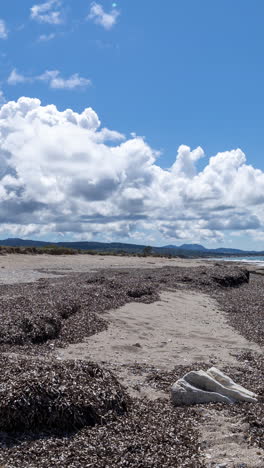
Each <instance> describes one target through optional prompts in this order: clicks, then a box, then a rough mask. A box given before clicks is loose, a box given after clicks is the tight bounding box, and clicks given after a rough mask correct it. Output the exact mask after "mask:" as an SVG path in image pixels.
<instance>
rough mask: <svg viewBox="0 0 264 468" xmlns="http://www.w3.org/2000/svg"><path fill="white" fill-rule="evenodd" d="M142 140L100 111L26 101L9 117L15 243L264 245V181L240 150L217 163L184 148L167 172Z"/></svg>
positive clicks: (7, 174)
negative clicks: (246, 238) (108, 125)
mask: <svg viewBox="0 0 264 468" xmlns="http://www.w3.org/2000/svg"><path fill="white" fill-rule="evenodd" d="M157 157H158V153H157V152H156V151H155V150H153V149H152V148H151V147H150V146H149V145H148V144H147V143H146V141H145V140H144V139H143V138H141V137H137V136H136V135H134V136H132V137H130V138H129V139H126V138H125V137H124V136H123V135H122V134H120V133H119V132H118V131H115V130H109V129H105V128H102V127H101V122H100V120H99V118H98V116H97V114H96V112H95V111H94V110H93V109H91V108H87V109H85V110H84V111H83V112H82V113H77V112H74V111H73V110H71V109H66V110H65V111H59V110H58V109H57V108H56V107H55V106H54V105H49V106H42V105H41V103H40V101H39V100H38V99H31V98H26V97H23V98H20V99H19V100H18V101H17V102H13V101H10V102H7V103H5V104H4V105H3V106H2V108H1V109H0V224H1V232H7V231H8V232H9V234H10V235H16V236H18V235H20V236H29V235H32V236H33V235H40V236H44V235H47V234H54V235H61V234H62V235H69V236H70V237H71V238H73V239H74V238H76V239H85V238H87V239H92V238H98V236H99V237H100V239H105V240H110V239H117V238H120V239H128V238H130V239H136V240H137V239H139V238H142V233H146V234H145V235H146V238H148V239H153V243H155V239H162V240H163V241H164V242H166V243H168V242H167V241H169V243H171V241H173V242H174V243H175V242H178V240H181V241H187V240H192V241H193V240H195V241H196V242H197V241H210V242H219V241H222V240H224V239H225V235H226V233H231V234H232V235H233V234H234V233H243V232H244V233H246V234H247V235H249V233H250V235H252V238H255V239H257V238H262V237H261V236H262V234H261V233H262V232H263V228H264V173H263V171H261V170H259V169H257V168H254V167H252V166H251V165H249V164H247V160H246V156H245V154H244V153H243V152H242V151H241V150H240V149H234V150H231V151H225V152H221V153H218V154H217V155H215V156H212V157H211V158H210V159H207V162H206V164H205V167H204V169H203V170H198V169H197V162H198V161H199V159H200V158H202V157H203V158H205V157H206V156H205V155H204V152H203V150H202V149H201V148H199V147H198V148H196V149H193V150H191V149H190V148H189V147H188V146H185V145H182V146H180V147H179V149H178V153H177V155H176V159H175V162H174V164H173V165H172V167H171V168H169V169H166V170H165V169H162V168H161V167H159V166H158V165H157V163H156V160H157Z"/></svg>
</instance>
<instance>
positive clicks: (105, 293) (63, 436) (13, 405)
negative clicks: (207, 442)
mask: <svg viewBox="0 0 264 468" xmlns="http://www.w3.org/2000/svg"><path fill="white" fill-rule="evenodd" d="M263 285H264V277H262V276H256V275H251V276H250V278H249V275H248V272H247V271H246V270H244V269H240V268H236V267H227V266H220V265H217V264H216V265H214V264H211V265H208V267H197V268H192V269H189V268H167V267H166V268H161V269H151V270H147V269H145V270H144V269H140V270H116V271H114V270H108V271H107V270H104V271H103V272H100V273H96V274H92V273H89V274H88V273H85V274H72V275H71V276H63V277H60V278H56V279H45V280H40V281H37V282H36V283H32V284H15V285H5V286H0V319H1V331H0V346H1V351H2V352H3V351H5V352H10V351H13V352H16V353H17V355H16V356H17V357H15V358H12V357H3V356H2V357H1V359H0V361H1V375H0V393H1V395H2V396H1V403H0V430H1V431H2V432H1V433H0V464H2V465H3V466H4V467H5V468H17V467H22V466H23V468H44V467H45V468H46V467H47V466H49V467H63V468H81V467H84V466H87V467H88V466H90V467H99V468H100V467H109V468H115V467H117V468H118V467H131V468H138V467H142V468H143V467H144V468H145V467H146V468H148V467H149V468H158V467H161V466H162V467H164V468H167V467H168V468H172V467H182V468H184V467H193V468H199V467H202V466H204V463H203V460H202V456H201V447H200V445H199V437H198V425H199V421H200V418H201V414H200V412H199V408H197V407H193V408H173V407H172V405H171V404H170V402H169V401H166V400H157V401H154V402H153V401H149V400H138V399H131V398H129V397H128V396H127V394H126V392H125V391H124V389H123V388H122V387H121V386H120V385H119V383H118V382H117V380H116V378H115V376H114V375H113V374H111V373H110V372H108V371H105V370H104V369H100V368H99V367H98V366H97V365H95V364H92V363H84V362H81V361H76V362H58V361H56V360H54V359H53V358H52V357H51V356H52V355H51V354H49V353H50V351H51V350H52V349H54V348H55V347H56V346H64V345H66V344H68V343H77V342H81V341H82V340H83V339H84V338H85V337H89V336H90V335H92V334H94V333H97V332H98V331H101V330H103V329H104V328H106V327H107V321H106V320H105V317H104V312H105V311H107V310H109V309H110V308H116V307H119V306H121V305H124V304H125V303H127V302H131V301H140V302H146V303H151V302H153V301H155V300H157V298H158V297H159V292H160V291H161V290H164V289H166V288H169V289H170V288H173V289H175V288H183V289H184V290H190V291H195V290H199V291H203V292H206V293H208V294H210V295H212V296H213V297H214V298H215V299H217V300H218V301H219V302H220V304H221V305H222V308H223V309H224V310H226V312H227V317H229V319H230V321H231V322H232V320H233V316H235V317H238V320H236V321H234V326H235V328H236V329H237V330H239V331H240V332H241V333H244V334H245V328H243V327H244V325H243V321H246V323H247V327H246V329H248V328H249V329H250V336H251V339H252V340H254V341H257V342H259V343H260V344H261V343H262V341H261V340H262V334H261V333H260V330H259V323H260V322H261V320H263V307H261V304H260V305H259V302H258V301H259V297H260V296H259V294H263ZM240 297H241V299H239V300H238V298H240ZM242 302H243V307H241V304H242ZM262 304H263V302H262ZM258 319H259V320H258ZM262 330H263V328H262ZM21 354H27V355H28V358H27V359H24V358H22V357H21ZM36 355H40V357H39V358H36V357H35V356H36ZM241 359H242V362H243V365H244V364H245V363H246V362H247V361H248V363H249V362H250V366H251V367H248V371H247V372H246V373H245V372H243V371H242V370H241V369H239V368H237V369H226V372H227V373H229V374H230V375H232V376H233V378H234V380H235V381H237V382H238V383H241V384H242V385H245V386H246V387H247V388H250V389H251V390H253V391H255V392H256V393H258V394H259V395H261V398H262V396H263V383H262V382H263V377H264V375H263V359H262V360H261V358H260V357H259V356H257V355H255V356H253V355H246V356H242V357H241ZM205 367H207V366H205ZM199 368H202V366H201V365H199ZM250 369H251V370H250ZM188 370H190V369H188V368H187V367H186V366H179V367H177V368H175V369H174V371H172V372H170V373H164V372H161V371H160V370H157V369H146V368H144V367H140V366H138V367H137V368H135V372H139V373H142V374H143V373H146V372H147V374H148V379H147V380H148V382H149V384H150V385H152V386H153V387H154V388H156V389H159V390H163V391H165V392H166V393H168V389H169V387H170V385H171V383H173V382H174V381H175V380H177V378H179V377H181V376H182V375H183V374H184V373H186V372H188ZM214 407H215V408H216V409H217V408H219V410H220V409H221V405H220V404H217V405H215V406H214ZM229 410H230V411H233V412H234V413H233V414H236V412H237V413H238V414H240V415H242V417H243V418H244V420H245V421H247V422H248V423H249V429H248V433H247V437H248V441H249V443H251V444H257V445H258V446H259V447H263V400H262V399H260V401H259V402H258V403H256V404H255V403H254V404H247V403H243V404H238V405H234V406H232V408H230V409H229ZM14 431H15V432H14Z"/></svg>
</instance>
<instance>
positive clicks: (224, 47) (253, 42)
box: [0, 0, 264, 249]
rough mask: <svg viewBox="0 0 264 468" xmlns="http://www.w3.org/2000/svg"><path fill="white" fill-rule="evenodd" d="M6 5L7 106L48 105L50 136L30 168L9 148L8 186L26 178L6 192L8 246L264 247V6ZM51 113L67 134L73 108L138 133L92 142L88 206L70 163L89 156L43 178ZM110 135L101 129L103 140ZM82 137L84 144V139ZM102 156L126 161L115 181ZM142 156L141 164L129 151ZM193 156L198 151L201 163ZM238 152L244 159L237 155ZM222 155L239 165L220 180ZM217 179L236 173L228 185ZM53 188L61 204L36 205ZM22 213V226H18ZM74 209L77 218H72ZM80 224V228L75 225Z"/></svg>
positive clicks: (68, 0) (224, 166)
mask: <svg viewBox="0 0 264 468" xmlns="http://www.w3.org/2000/svg"><path fill="white" fill-rule="evenodd" d="M2 3H4V4H2V5H1V8H0V19H1V20H2V22H1V23H0V37H2V38H1V39H0V60H1V69H0V70H1V71H0V81H1V85H0V86H1V89H2V102H4V100H5V106H9V108H8V109H9V111H10V102H11V101H18V100H19V98H21V97H22V96H25V97H27V98H37V99H39V100H40V101H41V105H40V104H39V106H38V111H36V112H38V117H37V119H38V124H36V125H37V127H36V128H35V127H34V128H35V130H34V132H33V133H34V135H33V136H32V140H31V144H32V145H31V146H30V145H29V143H28V141H27V147H26V146H25V148H24V150H25V151H24V152H23V156H22V155H21V154H20V152H21V153H22V149H21V148H19V150H18V149H14V145H13V143H12V142H11V143H12V144H11V143H10V141H9V140H10V138H9V139H8V138H7V137H6V136H4V137H2V144H1V147H2V158H3V159H4V158H6V156H5V155H6V151H8V153H9V155H10V154H11V155H12V157H11V156H9V159H8V160H9V161H12V163H10V165H11V166H9V165H7V167H8V168H9V169H6V171H7V172H5V173H3V174H4V176H5V177H6V174H7V173H8V174H9V173H10V174H11V172H12V171H11V170H10V167H12V170H14V168H15V171H16V174H15V176H14V175H13V177H15V179H16V180H15V181H14V180H12V181H11V182H12V183H11V182H10V180H9V179H8V180H4V182H3V191H4V192H3V195H2V197H3V198H2V206H3V208H2V214H1V210H0V219H1V222H2V224H3V228H2V231H0V236H1V237H4V236H5V235H10V236H11V235H12V236H14V235H19V236H20V237H35V238H37V237H41V238H47V239H54V240H56V239H61V238H65V239H67V240H68V239H73V240H74V239H78V238H82V239H87V240H88V239H94V240H122V241H126V242H140V243H153V244H166V243H174V244H180V243H183V242H192V241H193V242H194V241H195V242H196V241H199V242H201V243H203V244H204V245H207V246H219V245H223V244H225V245H227V246H234V247H242V248H258V249H264V235H263V226H264V193H263V190H264V175H263V171H264V162H263V161H264V160H263V157H262V155H263V154H264V132H263V129H262V127H263V101H264V86H263V78H264V76H263V75H264V60H263V48H264V29H263V17H264V3H263V2H262V1H260V0H254V1H253V2H249V1H245V0H244V1H243V0H242V1H241V0H240V1H238V0H232V2H230V0H229V1H227V0H222V1H221V2H216V1H212V0H211V1H208V0H203V1H202V2H197V0H185V1H184V2H183V1H178V0H166V2H161V1H157V0H152V1H150V0H145V1H142V0H133V1H131V0H120V1H118V2H111V1H108V0H98V2H90V1H84V0H47V1H44V0H43V1H40V0H38V1H37V0H23V1H21V0H9V2H2ZM1 28H2V29H1ZM50 104H53V105H54V106H56V111H55V110H54V109H53V110H54V116H55V114H56V113H57V114H56V122H57V123H58V122H59V123H58V125H59V126H60V127H61V125H62V121H61V120H60V119H62V120H63V119H64V117H63V111H65V109H71V110H72V111H73V112H75V113H78V114H79V115H81V114H82V112H83V111H84V109H85V108H90V107H91V108H92V109H93V110H94V111H95V112H96V114H97V115H98V117H99V119H100V121H101V126H102V127H103V128H104V127H106V128H108V129H111V130H114V131H115V132H119V133H121V134H123V135H124V138H123V140H122V138H121V137H120V138H119V141H117V140H118V138H116V139H115V138H114V137H113V136H112V137H111V138H110V141H109V139H108V142H107V143H106V142H103V141H100V143H98V145H97V149H94V148H93V149H91V148H90V147H89V148H88V147H87V146H86V143H85V144H84V146H83V152H84V153H85V154H86V155H87V157H86V159H85V162H84V163H83V165H81V166H78V164H79V163H78V161H77V162H76V164H75V166H74V167H75V170H76V174H77V172H78V170H79V174H80V173H81V174H82V175H83V177H82V179H80V176H78V174H77V175H76V180H75V181H74V184H73V185H74V187H75V186H82V187H86V188H84V189H83V191H82V193H81V194H80V193H77V190H76V189H75V188H74V189H73V187H72V186H71V184H70V182H69V180H70V179H72V180H73V178H74V176H72V177H71V170H72V166H70V167H68V168H67V167H66V166H67V161H69V158H70V157H71V158H73V159H74V158H75V156H74V155H75V152H76V148H73V149H72V153H71V155H70V156H69V155H65V158H64V162H65V164H63V158H62V162H61V164H62V166H61V167H57V168H56V170H58V176H56V170H55V169H54V171H51V172H50V173H48V170H47V169H45V170H44V172H43V173H42V172H40V168H43V167H44V166H45V167H46V165H45V164H44V163H43V159H40V158H44V160H45V161H46V159H48V160H49V161H51V162H50V164H51V165H52V158H50V157H49V155H48V152H49V150H50V148H47V147H46V146H45V145H46V142H45V144H44V143H43V146H41V148H38V150H39V154H40V155H41V156H38V159H37V157H36V158H35V159H32V156H31V154H30V155H29V153H31V152H32V154H33V153H34V151H35V148H36V135H37V133H36V132H41V135H42V134H43V135H44V134H46V122H43V119H42V115H43V109H44V108H45V106H47V105H50ZM28 105H29V104H28ZM29 107H30V105H29ZM33 107H34V106H33ZM19 109H20V107H19V105H17V107H16V111H15V112H16V115H21V111H20V110H19ZM9 111H8V112H9ZM6 112H7V111H6ZM6 112H5V113H4V114H3V116H2V123H3V125H4V120H5V119H6ZM30 112H32V109H31V107H30V109H29V110H28V113H27V115H26V114H25V115H24V116H23V119H24V120H23V122H24V123H25V128H23V129H21V125H20V124H19V129H18V128H17V124H16V123H15V125H14V127H15V131H16V132H18V130H19V132H21V134H23V135H25V134H26V133H27V131H28V130H27V126H26V125H28V119H29V120H30V116H29V113H30ZM8 115H9V124H8V125H9V128H10V133H14V129H12V131H11V127H12V122H14V121H15V122H16V117H15V115H14V114H12V115H11V114H10V112H9V113H8ZM54 118H55V117H54ZM63 125H64V124H63ZM40 126H41V128H40ZM68 126H69V122H68V121H67V123H66V124H65V135H64V137H61V143H62V142H63V143H62V146H64V145H65V147H67V137H66V134H67V133H68V134H70V135H71V133H70V130H69V128H68ZM77 126H80V125H79V123H78V125H77ZM66 127H67V128H66ZM100 128H101V127H100ZM100 128H99V127H98V128H94V127H93V128H92V130H93V131H94V132H95V133H96V134H98V138H99V134H100V131H101V130H100ZM90 130H91V128H90ZM90 130H89V132H90ZM82 132H84V130H83V129H82ZM131 133H132V137H131ZM134 134H135V135H138V137H136V136H135V135H134ZM73 137H76V138H77V135H76V136H75V133H73V135H72V138H73ZM140 137H144V139H141V138H140ZM49 138H55V137H54V136H52V135H49ZM100 138H101V140H102V136H101V137H100ZM40 140H41V138H40ZM43 140H44V139H43ZM50 141H51V140H50ZM93 141H94V139H93ZM121 142H122V143H121ZM56 144H59V143H58V142H57V141H55V139H54V140H52V144H51V143H50V146H52V148H53V149H52V151H55V150H54V147H55V145H56ZM23 145H26V143H25V141H24V140H23ZM100 145H101V146H100ZM102 145H105V147H106V148H107V151H110V153H111V154H112V152H113V161H112V166H113V167H115V168H116V172H115V173H114V175H113V174H111V176H110V174H109V171H107V168H108V159H106V160H105V158H104V157H103V153H102V152H103V151H104V150H105V148H103V147H102ZM132 145H134V149H133V151H132V150H131V153H130V152H129V155H128V153H127V148H128V147H129V148H130V146H131V147H132ZM144 145H145V146H144ZM181 145H187V146H188V147H190V151H189V153H188V151H187V153H186V149H184V148H183V147H182V146H181ZM179 147H181V150H180V151H179V153H178V163H177V167H176V168H175V167H174V163H175V158H176V154H177V150H178V148H179ZM197 147H202V148H203V151H204V155H202V154H200V155H199V154H198V156H197V155H196V154H195V153H194V154H193V153H191V151H192V150H195V148H197ZM237 149H239V150H240V153H239V155H238V154H237V153H234V151H235V150H237ZM112 150H113V151H112ZM0 151H1V149H0ZM78 151H80V148H78ZM90 151H91V154H90V153H89V152H90ZM97 151H98V152H97ZM119 151H124V154H123V156H122V158H123V159H126V161H127V164H126V165H125V166H124V167H125V168H124V167H123V166H122V170H121V168H120V164H119V163H118V158H119V156H117V154H119ZM129 151H130V149H129ZM134 151H137V155H136V156H133V154H134ZM146 152H147V153H148V152H149V153H148V161H146V157H145V156H144V155H146ZM157 152H159V154H157ZM224 152H226V153H224ZM218 153H220V154H222V153H224V154H225V155H224V156H218V159H217V160H216V161H215V163H217V165H218V166H217V169H215V166H216V164H213V162H212V164H211V165H210V163H209V158H210V157H212V156H216V155H217V154H218ZM0 154H1V153H0ZM242 154H245V157H244V155H243V156H241V155H242ZM133 157H134V164H135V165H139V167H138V169H139V168H140V166H141V168H142V173H141V176H139V174H138V172H136V171H135V172H136V173H135V174H133ZM130 158H131V159H132V161H130ZM91 159H92V160H93V163H91ZM25 160H27V161H25ZM75 160H76V159H75ZM238 160H239V162H238ZM21 161H22V162H21ZM29 161H30V162H31V164H32V167H35V168H36V171H35V174H34V175H33V174H32V178H30V179H29V178H28V174H27V175H25V167H24V166H27V164H29ZM98 164H103V165H104V171H103V175H102V174H101V173H100V174H98V173H97V172H96V170H95V168H96V166H98ZM193 164H194V165H195V169H194V168H193ZM187 166H188V171H187V169H186V168H187ZM190 166H191V174H190ZM251 166H252V169H251ZM65 167H66V169H67V170H66V169H65ZM173 167H174V169H172V168H173ZM183 167H185V169H184V170H183ZM146 168H147V169H146ZM159 168H161V169H162V171H159ZM64 170H65V174H64V177H65V179H64V180H65V181H66V182H65V187H67V190H68V191H66V192H65V193H61V192H62V182H61V180H59V179H60V178H61V175H62V173H63V172H64ZM75 170H74V171H73V172H75ZM212 170H214V171H215V173H216V174H218V175H219V174H222V175H221V177H222V178H221V177H220V178H219V180H218V181H217V184H216V182H215V180H214V176H213V174H212V173H211V172H212ZM126 171H129V173H128V172H126ZM148 171H150V172H148ZM186 171H187V172H188V173H187V172H186ZM202 171H205V172H204V173H202ZM252 171H253V172H252ZM10 174H9V177H10ZM84 174H87V175H86V178H85V176H84ZM199 174H200V176H199ZM43 177H44V179H45V181H46V182H45V183H46V184H47V186H48V187H50V185H49V184H52V183H53V186H55V185H56V184H57V185H56V194H57V195H56V197H57V198H56V197H55V198H56V200H54V201H53V200H50V199H49V197H48V196H47V193H44V192H43V190H44V189H43V190H42V192H41V193H39V194H38V195H36V196H34V195H33V192H34V190H33V186H34V184H36V186H37V185H38V183H37V181H40V180H41V181H42V179H43ZM52 177H53V178H52ZM33 178H34V184H33ZM38 178H39V179H38ZM44 179H43V180H44ZM47 180H49V182H47ZM140 180H141V183H140ZM150 180H151V181H150ZM113 181H115V182H116V185H115V184H114V182H113ZM125 181H126V182H125ZM68 182H69V184H68ZM41 183H42V182H41ZM32 184H33V185H32ZM40 185H41V184H40ZM10 186H12V191H11V190H10V188H9V187H10ZM15 186H16V187H17V188H16V189H14V187H15ZM18 186H19V189H18ZM90 186H93V190H95V186H96V195H95V198H93V193H95V192H94V191H92V192H91V190H90V189H89V190H88V189H87V187H90ZM108 186H109V187H110V188H109V190H108V189H107V190H106V188H105V187H108ZM6 187H7V188H6ZM102 187H103V188H102ZM97 189H98V190H97ZM87 190H88V191H87ZM100 190H101V192H100V195H98V191H100ZM0 195H1V192H0ZM54 196H55V195H54ZM41 197H42V198H41ZM70 197H72V198H71V203H70V205H71V206H69V199H70ZM66 199H67V202H66V201H65V200H66ZM117 200H118V202H117ZM55 202H56V203H55ZM0 205H1V199H0ZM73 205H74V207H73ZM119 205H120V206H119ZM7 207H8V208H7ZM12 210H13V211H14V216H13V217H12V216H7V215H6V213H7V211H8V212H9V213H10V211H12ZM60 211H62V212H63V213H64V218H63V220H62V219H61V220H59V216H58V213H59V212H60ZM48 212H49V214H48ZM29 213H30V215H29ZM67 214H68V217H69V218H70V219H71V222H72V220H73V219H74V222H73V224H74V225H73V224H72V225H71V226H70V224H71V223H70V222H69V219H67ZM84 219H85V222H84ZM29 226H30V227H29Z"/></svg>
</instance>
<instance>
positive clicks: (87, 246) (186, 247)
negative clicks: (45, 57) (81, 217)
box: [0, 238, 264, 257]
mask: <svg viewBox="0 0 264 468" xmlns="http://www.w3.org/2000/svg"><path fill="white" fill-rule="evenodd" d="M0 246H10V247H49V246H57V247H68V248H71V249H77V250H91V251H98V252H119V253H122V252H124V253H143V252H144V249H146V246H145V245H140V244H126V243H122V242H110V243H105V242H85V241H82V242H47V241H39V240H31V239H19V238H10V239H3V240H0ZM151 249H152V251H153V252H154V253H157V254H161V255H172V256H186V257H194V256H196V257H201V256H203V257H210V256H212V255H215V256H223V255H246V254H249V255H264V251H263V252H255V251H245V250H240V249H230V248H225V247H222V248H218V249H207V248H206V247H204V246H203V245H201V244H182V245H180V246H176V245H165V246H163V247H151Z"/></svg>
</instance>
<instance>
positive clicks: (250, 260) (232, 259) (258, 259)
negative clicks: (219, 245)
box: [212, 256, 264, 267]
mask: <svg viewBox="0 0 264 468" xmlns="http://www.w3.org/2000/svg"><path fill="white" fill-rule="evenodd" d="M212 260H224V261H226V262H248V263H255V264H256V265H258V266H263V267H264V256H262V257H247V256H245V257H218V258H214V259H212Z"/></svg>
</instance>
